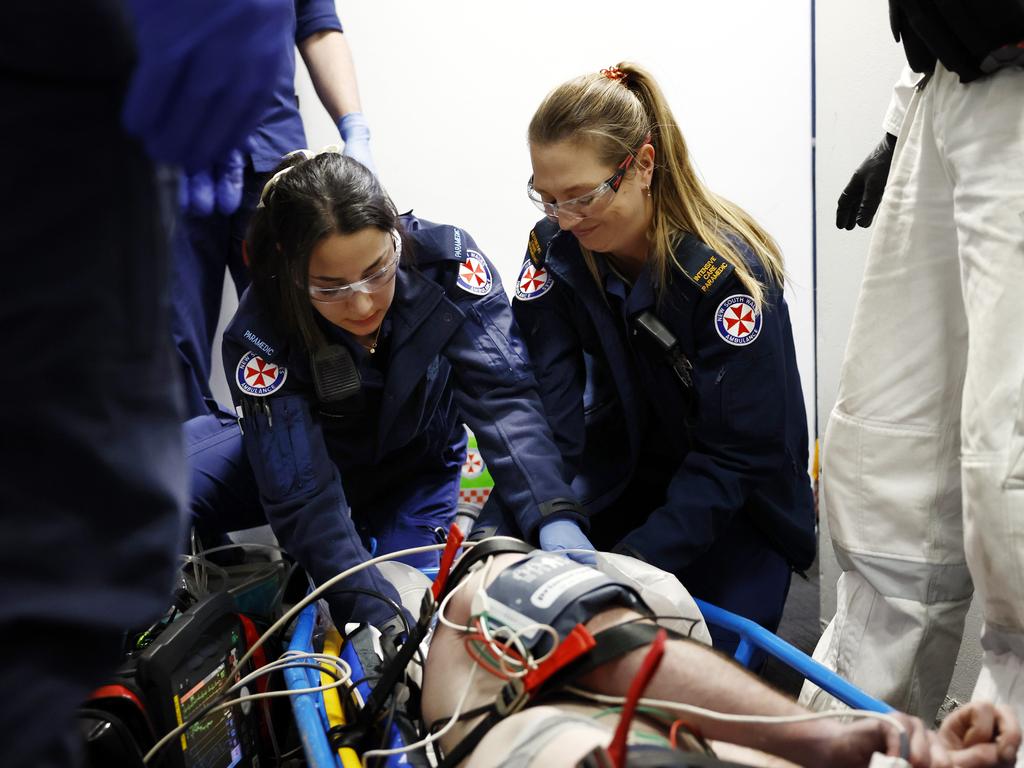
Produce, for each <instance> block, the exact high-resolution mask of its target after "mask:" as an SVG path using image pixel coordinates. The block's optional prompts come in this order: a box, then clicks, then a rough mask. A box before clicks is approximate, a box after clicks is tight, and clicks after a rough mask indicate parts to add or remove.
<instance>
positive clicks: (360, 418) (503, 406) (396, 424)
mask: <svg viewBox="0 0 1024 768" xmlns="http://www.w3.org/2000/svg"><path fill="white" fill-rule="evenodd" d="M403 226H404V229H405V231H406V234H407V238H408V241H411V242H410V243H409V244H410V245H411V248H410V250H412V251H413V252H414V258H415V262H416V263H415V265H414V266H407V265H403V266H402V267H401V268H400V269H399V271H398V274H397V277H396V286H395V297H394V301H393V303H392V305H391V308H390V309H389V311H388V314H387V317H386V320H385V326H384V328H383V329H382V334H381V339H380V346H379V349H380V352H379V354H378V356H384V357H386V358H387V361H386V365H385V366H384V367H383V368H382V369H379V370H378V382H377V386H376V387H373V386H372V383H373V382H372V381H371V379H372V373H373V372H372V370H370V369H368V368H367V369H366V373H365V374H364V387H363V389H364V394H365V395H366V397H365V400H364V403H363V405H362V407H360V408H357V409H356V411H355V412H353V413H349V414H348V415H343V416H337V415H331V414H330V412H329V411H330V410H331V409H327V408H322V407H321V406H320V405H319V403H318V400H317V397H316V394H315V389H314V386H313V383H312V375H311V369H310V364H309V353H308V351H307V349H306V348H305V346H304V345H302V344H301V343H296V342H295V341H294V340H293V339H286V338H285V337H284V336H283V334H282V332H281V331H280V330H279V326H278V324H277V323H276V322H275V320H274V318H272V317H270V316H269V315H268V313H267V311H266V309H265V308H264V307H263V306H262V305H261V302H260V299H259V297H258V295H257V294H256V293H255V292H254V291H253V290H251V289H250V290H249V291H247V292H246V294H245V295H244V296H243V298H242V300H241V304H240V306H239V309H238V312H237V314H236V315H235V317H234V319H233V320H232V322H231V324H230V326H229V327H228V329H227V331H226V332H225V334H224V347H223V350H224V369H225V371H226V372H227V376H228V379H229V381H230V383H231V389H232V396H233V398H234V399H235V404H236V406H237V405H238V404H239V403H240V401H241V399H242V398H248V399H250V401H251V403H254V404H257V405H258V407H259V409H264V408H265V409H266V410H268V411H269V415H270V418H269V419H265V418H258V417H257V418H254V419H245V420H244V421H243V433H244V434H243V438H242V440H243V443H244V445H245V450H246V454H247V456H248V457H249V461H250V463H251V464H252V466H253V470H254V473H255V476H256V483H257V485H258V486H259V492H260V499H261V502H262V504H263V507H264V510H265V511H266V514H267V517H268V519H269V521H270V523H271V525H272V526H273V528H274V530H275V532H276V533H277V536H278V538H279V539H280V540H281V543H282V545H283V546H284V547H285V548H286V549H287V550H289V551H290V552H291V553H292V555H293V556H294V557H295V558H296V560H298V561H299V562H300V563H301V564H302V565H303V566H304V567H305V568H306V569H307V571H309V572H310V574H311V576H312V577H313V578H314V580H315V581H317V582H318V583H320V582H322V581H324V580H326V579H327V578H329V577H331V576H333V575H334V574H335V573H337V572H338V571H340V570H342V569H343V568H346V567H349V566H351V565H354V564H355V563H357V562H361V561H363V560H365V559H366V557H367V553H366V551H365V549H363V547H362V545H361V544H360V542H359V537H358V535H356V533H355V531H354V529H353V524H352V521H351V520H350V518H349V509H350V507H351V509H353V510H358V511H359V512H360V514H361V515H362V516H364V517H365V516H367V515H370V516H372V515H374V514H377V515H387V514H390V513H394V511H395V510H396V509H399V510H400V511H403V513H404V512H405V511H408V512H409V513H410V514H411V513H417V514H418V513H419V511H420V510H422V509H424V508H426V507H429V508H431V509H433V510H439V511H440V512H441V517H442V518H443V519H448V520H450V519H451V517H452V516H453V515H454V511H455V505H456V501H457V496H458V477H459V468H460V467H461V463H462V460H463V454H464V449H465V430H464V427H463V426H462V425H463V423H465V424H467V425H469V427H470V428H471V429H472V430H473V432H474V433H475V434H476V436H477V440H478V444H479V446H480V450H481V452H482V453H483V455H484V459H485V460H486V462H487V465H488V467H489V468H490V471H491V473H492V475H493V477H494V479H495V486H496V487H495V490H494V493H495V494H497V495H498V496H499V497H500V499H501V502H502V503H503V505H504V506H505V507H506V508H507V509H510V510H512V511H513V514H514V516H515V518H516V521H517V522H518V524H519V526H520V527H521V528H522V530H523V531H524V533H525V535H527V536H529V537H531V538H533V539H536V529H537V527H538V526H539V524H540V522H541V520H542V518H543V517H544V516H545V515H546V514H557V515H559V516H562V517H568V518H573V519H580V520H581V519H582V518H581V517H580V516H579V515H578V513H577V512H576V511H575V510H574V509H573V508H569V509H568V510H567V509H566V505H564V504H552V502H556V501H558V500H567V499H571V497H572V492H571V490H570V489H569V487H568V485H567V484H566V483H565V482H564V480H563V477H562V471H561V462H560V457H559V452H558V449H557V447H556V446H555V444H554V442H553V439H552V437H551V432H550V430H549V428H548V426H547V422H546V421H545V419H544V414H543V408H542V405H541V402H540V399H539V397H538V395H537V393H536V382H535V380H534V377H533V374H532V372H531V370H530V368H529V366H528V364H527V358H526V352H525V349H524V346H523V343H522V341H521V339H520V337H519V332H518V330H517V328H516V325H515V322H514V320H513V317H512V311H511V308H510V306H509V303H508V299H507V297H506V295H505V293H504V291H503V290H502V288H501V284H500V282H499V280H498V277H497V273H496V272H495V270H494V268H493V267H492V266H491V265H490V263H489V262H488V261H487V260H486V258H485V257H484V256H483V255H482V254H481V253H480V252H479V250H478V249H477V247H476V244H475V243H474V242H473V239H472V238H471V237H470V236H469V235H468V234H467V233H466V232H465V231H463V230H461V229H458V228H456V227H451V226H446V225H439V224H432V223H430V222H426V221H422V220H419V219H416V218H414V217H412V216H407V217H403ZM474 272H475V273H476V274H477V275H483V276H487V277H489V279H488V280H484V279H483V277H480V279H477V278H475V277H473V274H474ZM488 273H489V275H488ZM460 274H461V275H462V276H463V277H462V278H460ZM466 275H469V276H470V279H469V280H466V279H465V276H466ZM466 286H469V287H468V288H467V287H466ZM317 317H318V318H319V316H317ZM320 319H322V318H320ZM321 327H322V328H323V329H324V331H325V333H326V334H327V336H328V340H329V341H331V342H334V343H347V344H349V345H350V348H351V349H352V352H353V357H354V358H355V359H356V360H362V365H363V366H364V367H365V366H368V365H369V364H370V363H369V358H368V356H367V355H366V354H365V351H363V350H362V349H361V348H357V345H355V344H353V343H352V342H351V340H350V339H348V338H347V336H346V334H344V333H342V332H341V331H339V330H338V329H336V328H334V327H333V326H331V325H330V324H329V323H326V322H323V323H322V324H321ZM380 370H382V372H383V376H382V377H381V376H380ZM260 371H262V372H263V373H262V374H261V373H260ZM254 393H259V394H254ZM249 422H252V423H251V424H250V423H249ZM438 478H441V481H440V482H438ZM446 478H450V479H451V482H448V481H447V480H446ZM417 486H420V487H422V488H423V489H424V491H423V493H422V494H421V498H419V499H416V498H413V500H412V503H411V504H409V502H408V497H409V495H410V494H411V495H412V496H413V497H415V495H416V493H417ZM406 489H408V490H406ZM396 492H397V493H399V494H402V493H404V494H405V497H406V501H404V502H403V504H401V505H397V506H396V505H392V504H390V503H389V499H392V498H394V496H395V495H396ZM553 509H554V510H556V511H552V510H553ZM437 519H438V518H436V517H435V518H434V520H435V522H436V520H437ZM418 543H421V544H422V543H424V542H423V541H422V540H420V541H419V542H418ZM377 587H378V588H379V587H380V585H379V584H377ZM383 591H385V592H387V591H388V590H383ZM333 607H334V606H333V604H332V608H333ZM340 618H341V617H338V616H336V619H340Z"/></svg>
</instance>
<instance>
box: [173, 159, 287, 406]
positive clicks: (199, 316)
mask: <svg viewBox="0 0 1024 768" xmlns="http://www.w3.org/2000/svg"><path fill="white" fill-rule="evenodd" d="M269 175H270V174H269V173H260V172H257V171H255V170H253V167H252V161H251V160H250V161H249V162H248V163H247V164H246V168H245V176H244V187H243V191H242V204H241V205H240V206H239V208H238V210H237V211H235V212H234V213H233V214H230V215H227V216H225V215H224V214H221V213H217V212H216V211H215V212H214V213H212V214H210V215H209V216H196V215H194V214H188V213H183V214H181V215H180V216H179V218H178V221H177V224H176V226H175V228H174V234H173V238H172V253H173V258H172V261H171V264H172V269H171V289H172V290H171V297H172V301H171V334H172V335H173V338H174V345H175V348H176V350H177V353H178V364H179V365H180V367H181V373H182V381H183V385H184V392H185V413H186V417H192V416H199V415H201V414H205V413H210V412H212V411H214V410H216V409H217V404H216V403H215V402H214V399H213V395H212V394H211V392H210V368H211V362H210V355H211V348H212V347H213V341H214V338H213V337H214V335H215V334H216V332H217V321H218V320H219V319H220V307H221V297H222V296H223V289H224V269H225V267H226V268H227V269H228V271H229V272H230V274H231V279H232V282H233V283H234V286H235V291H236V292H237V294H238V295H239V296H241V295H242V292H243V291H244V290H245V289H246V287H247V286H248V285H249V268H248V266H246V264H245V259H244V258H243V253H242V242H243V241H244V240H245V236H246V230H247V229H248V227H249V220H250V219H251V218H252V214H253V211H255V210H256V205H257V203H259V200H260V192H261V191H262V190H263V185H264V183H265V182H266V180H267V178H268V177H269Z"/></svg>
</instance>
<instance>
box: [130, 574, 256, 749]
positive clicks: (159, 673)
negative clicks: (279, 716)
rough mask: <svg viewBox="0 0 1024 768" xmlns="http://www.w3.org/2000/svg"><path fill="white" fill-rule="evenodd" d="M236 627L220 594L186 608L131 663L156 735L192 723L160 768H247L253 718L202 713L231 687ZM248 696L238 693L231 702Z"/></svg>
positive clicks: (237, 653) (240, 632)
mask: <svg viewBox="0 0 1024 768" xmlns="http://www.w3.org/2000/svg"><path fill="white" fill-rule="evenodd" d="M245 648H246V640H245V632H244V628H243V626H242V622H241V620H240V619H239V618H238V616H237V615H236V614H235V613H234V606H233V604H232V602H231V599H230V598H229V597H228V596H227V594H225V593H223V592H220V593H215V594H213V595H211V596H210V597H209V598H207V599H206V600H203V601H202V602H200V603H197V604H196V605H194V606H192V608H190V609H189V610H188V611H186V612H185V613H184V614H183V615H182V616H180V617H179V618H177V619H176V620H175V621H174V622H173V623H172V624H171V625H170V626H168V627H167V629H165V630H164V631H163V632H162V633H161V634H160V636H159V638H158V639H157V640H156V641H155V642H154V643H153V644H152V645H151V646H149V647H148V648H147V649H146V651H145V653H144V654H143V655H142V657H141V658H140V659H139V661H138V681H139V684H140V686H141V687H142V688H143V690H144V691H145V693H146V700H147V702H148V705H149V708H150V710H151V711H150V714H151V717H153V719H154V720H155V721H156V722H155V723H154V725H158V730H159V732H160V734H161V735H162V734H163V733H166V732H168V731H170V730H171V729H173V728H176V727H177V726H179V725H182V724H184V723H187V722H189V721H190V719H192V718H194V717H196V716H198V719H196V720H195V722H194V723H192V724H191V725H190V726H189V728H188V729H187V730H186V731H185V732H184V733H182V734H181V736H179V737H178V738H176V739H175V740H174V742H173V743H172V744H170V745H168V746H167V747H166V748H165V749H164V750H163V752H162V758H163V759H162V760H161V761H159V764H160V765H162V766H167V768H255V766H258V765H259V760H258V757H257V751H256V730H257V727H256V721H255V711H254V710H253V708H252V705H251V704H241V705H236V706H232V707H228V708H225V709H216V710H213V711H210V712H207V713H205V714H201V715H200V713H201V712H202V711H203V709H204V707H205V706H206V705H207V704H208V703H210V701H211V700H212V699H214V698H215V697H216V696H217V694H218V693H220V692H221V691H223V689H224V688H225V687H226V686H225V681H226V680H227V679H228V677H229V676H230V677H231V681H232V682H234V681H236V680H238V679H239V677H240V674H239V673H238V672H237V671H236V670H235V666H236V664H237V661H238V659H240V658H241V657H242V656H243V654H244V653H245ZM250 692H251V691H246V690H241V691H238V692H236V693H233V694H232V697H237V696H239V695H244V694H245V693H250Z"/></svg>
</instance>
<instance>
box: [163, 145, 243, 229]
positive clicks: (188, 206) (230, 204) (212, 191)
mask: <svg viewBox="0 0 1024 768" xmlns="http://www.w3.org/2000/svg"><path fill="white" fill-rule="evenodd" d="M244 176H245V157H244V156H243V155H242V153H241V151H239V150H237V149H233V150H231V152H230V153H229V154H228V158H227V160H225V161H224V162H223V163H217V164H216V165H215V166H214V167H213V170H212V171H211V170H208V169H204V170H201V171H196V172H195V173H189V174H182V178H181V183H180V184H179V185H178V203H179V204H180V207H181V210H183V211H187V212H189V213H192V214H194V215H196V216H209V215H210V214H211V213H213V209H214V207H215V206H216V208H217V211H218V212H220V213H222V214H224V215H225V216H228V215H230V214H232V213H234V212H235V211H237V210H238V206H239V205H241V204H242V185H243V181H244Z"/></svg>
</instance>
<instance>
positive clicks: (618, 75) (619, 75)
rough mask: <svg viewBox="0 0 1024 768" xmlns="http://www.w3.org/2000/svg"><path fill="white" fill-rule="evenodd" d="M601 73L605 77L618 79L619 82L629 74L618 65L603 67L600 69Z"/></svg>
mask: <svg viewBox="0 0 1024 768" xmlns="http://www.w3.org/2000/svg"><path fill="white" fill-rule="evenodd" d="M601 74H602V75H604V76H605V77H607V78H608V79H609V80H618V81H619V82H625V80H626V78H627V77H629V74H628V73H626V72H623V71H622V70H621V69H619V68H618V67H605V68H604V69H602V70H601Z"/></svg>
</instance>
